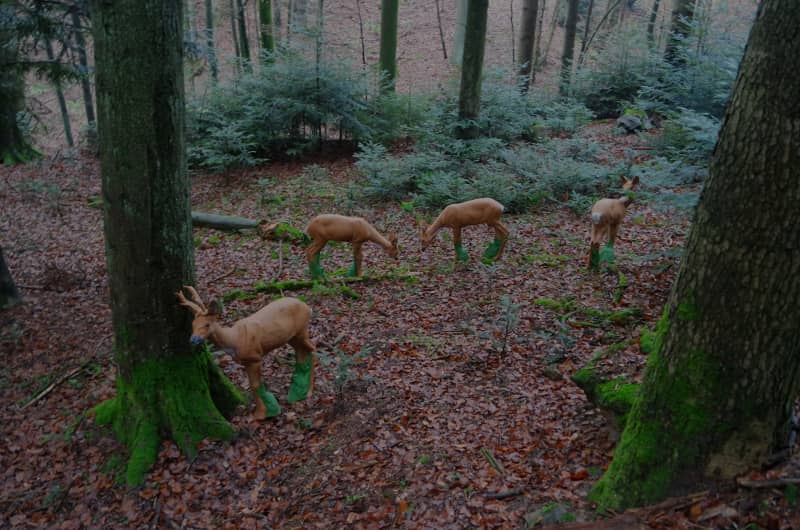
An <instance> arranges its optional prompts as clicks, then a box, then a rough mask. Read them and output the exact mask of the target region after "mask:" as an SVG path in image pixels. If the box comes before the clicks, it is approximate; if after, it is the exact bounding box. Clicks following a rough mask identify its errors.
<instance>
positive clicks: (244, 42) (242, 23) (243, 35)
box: [236, 0, 250, 63]
mask: <svg viewBox="0 0 800 530" xmlns="http://www.w3.org/2000/svg"><path fill="white" fill-rule="evenodd" d="M236 22H237V24H238V30H239V31H238V34H239V52H241V56H240V57H241V58H242V59H244V60H245V61H246V62H247V63H249V62H250V42H249V40H248V38H247V18H246V17H245V11H244V3H243V2H242V0H236Z"/></svg>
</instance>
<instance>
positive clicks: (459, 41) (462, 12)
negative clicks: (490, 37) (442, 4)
mask: <svg viewBox="0 0 800 530" xmlns="http://www.w3.org/2000/svg"><path fill="white" fill-rule="evenodd" d="M468 4H469V0H456V27H455V31H454V33H453V53H451V54H450V63H451V64H461V61H462V60H463V59H464V33H465V32H466V30H467V5H468Z"/></svg>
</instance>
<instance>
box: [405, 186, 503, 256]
mask: <svg viewBox="0 0 800 530" xmlns="http://www.w3.org/2000/svg"><path fill="white" fill-rule="evenodd" d="M504 209H505V207H504V206H503V205H502V204H500V203H499V202H497V201H496V200H494V199H490V198H482V199H473V200H471V201H466V202H459V203H456V204H450V205H448V206H446V207H445V208H444V210H442V213H440V214H439V216H438V217H437V218H436V219H435V220H434V221H433V223H431V225H430V226H426V225H425V224H424V223H420V241H421V242H422V248H427V247H428V246H430V244H431V243H432V242H433V239H434V238H435V237H436V233H437V232H438V231H439V230H440V229H441V228H445V227H447V228H451V229H452V230H453V245H454V246H455V250H456V258H457V259H459V260H462V261H466V260H467V259H469V256H468V255H467V253H466V251H465V250H464V247H462V246H461V229H462V228H463V227H465V226H472V225H482V224H485V225H487V226H489V227H490V228H494V232H495V240H494V242H493V243H492V245H490V246H489V248H488V249H486V253H485V254H484V257H485V258H489V259H500V257H501V256H502V255H503V250H504V249H505V246H506V241H507V240H508V233H509V232H508V229H507V228H506V227H505V225H503V223H501V222H500V216H501V215H502V214H503V210H504Z"/></svg>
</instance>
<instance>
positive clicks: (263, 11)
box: [258, 0, 275, 53]
mask: <svg viewBox="0 0 800 530" xmlns="http://www.w3.org/2000/svg"><path fill="white" fill-rule="evenodd" d="M258 16H259V19H260V20H261V32H260V34H261V51H262V52H268V53H272V52H274V51H275V36H274V35H273V29H272V0H258Z"/></svg>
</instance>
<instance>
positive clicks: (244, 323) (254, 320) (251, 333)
mask: <svg viewBox="0 0 800 530" xmlns="http://www.w3.org/2000/svg"><path fill="white" fill-rule="evenodd" d="M310 320H311V308H310V307H308V306H307V305H306V304H305V303H304V302H302V301H300V300H298V299H297V298H280V299H278V300H276V301H274V302H271V303H270V304H268V305H266V306H264V307H263V308H261V309H259V310H258V311H256V312H255V313H253V314H252V315H250V316H248V317H245V318H243V319H241V320H238V321H236V322H235V323H234V324H233V326H231V330H232V331H233V333H234V334H235V336H236V349H237V350H239V351H240V352H241V353H248V352H257V353H258V354H259V355H264V354H265V353H267V352H268V351H270V350H273V349H275V348H277V347H279V346H283V345H284V344H286V343H287V342H289V340H291V339H292V338H294V337H295V336H296V335H297V334H298V333H300V332H301V331H302V330H303V329H306V328H307V327H308V323H309V321H310Z"/></svg>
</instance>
